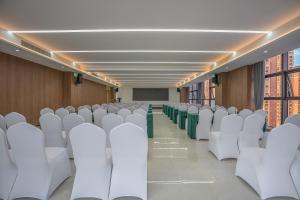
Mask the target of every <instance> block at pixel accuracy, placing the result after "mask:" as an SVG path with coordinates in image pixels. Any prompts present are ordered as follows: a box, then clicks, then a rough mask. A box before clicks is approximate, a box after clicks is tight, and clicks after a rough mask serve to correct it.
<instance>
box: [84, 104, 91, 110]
mask: <svg viewBox="0 0 300 200" xmlns="http://www.w3.org/2000/svg"><path fill="white" fill-rule="evenodd" d="M84 107H85V108H87V109H89V110H92V106H90V105H84Z"/></svg>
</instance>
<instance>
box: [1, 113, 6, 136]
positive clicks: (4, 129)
mask: <svg viewBox="0 0 300 200" xmlns="http://www.w3.org/2000/svg"><path fill="white" fill-rule="evenodd" d="M0 129H2V130H3V131H4V132H6V122H5V118H4V117H3V116H2V115H0Z"/></svg>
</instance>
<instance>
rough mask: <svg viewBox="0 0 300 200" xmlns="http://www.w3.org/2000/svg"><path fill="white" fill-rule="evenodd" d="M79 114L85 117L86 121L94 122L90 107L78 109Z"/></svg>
mask: <svg viewBox="0 0 300 200" xmlns="http://www.w3.org/2000/svg"><path fill="white" fill-rule="evenodd" d="M78 115H80V116H82V117H83V118H84V121H85V122H87V123H91V124H92V123H93V113H92V111H91V110H89V109H88V108H83V109H81V110H79V111H78Z"/></svg>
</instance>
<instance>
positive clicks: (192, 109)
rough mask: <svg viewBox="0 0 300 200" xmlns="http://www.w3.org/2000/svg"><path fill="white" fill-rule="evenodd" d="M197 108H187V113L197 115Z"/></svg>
mask: <svg viewBox="0 0 300 200" xmlns="http://www.w3.org/2000/svg"><path fill="white" fill-rule="evenodd" d="M198 110H199V109H198V107H196V106H190V107H189V108H188V110H187V111H188V113H198Z"/></svg>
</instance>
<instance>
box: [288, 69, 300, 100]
mask: <svg viewBox="0 0 300 200" xmlns="http://www.w3.org/2000/svg"><path fill="white" fill-rule="evenodd" d="M286 95H287V96H288V97H299V96H300V72H294V73H289V74H288V75H287V94H286Z"/></svg>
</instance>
